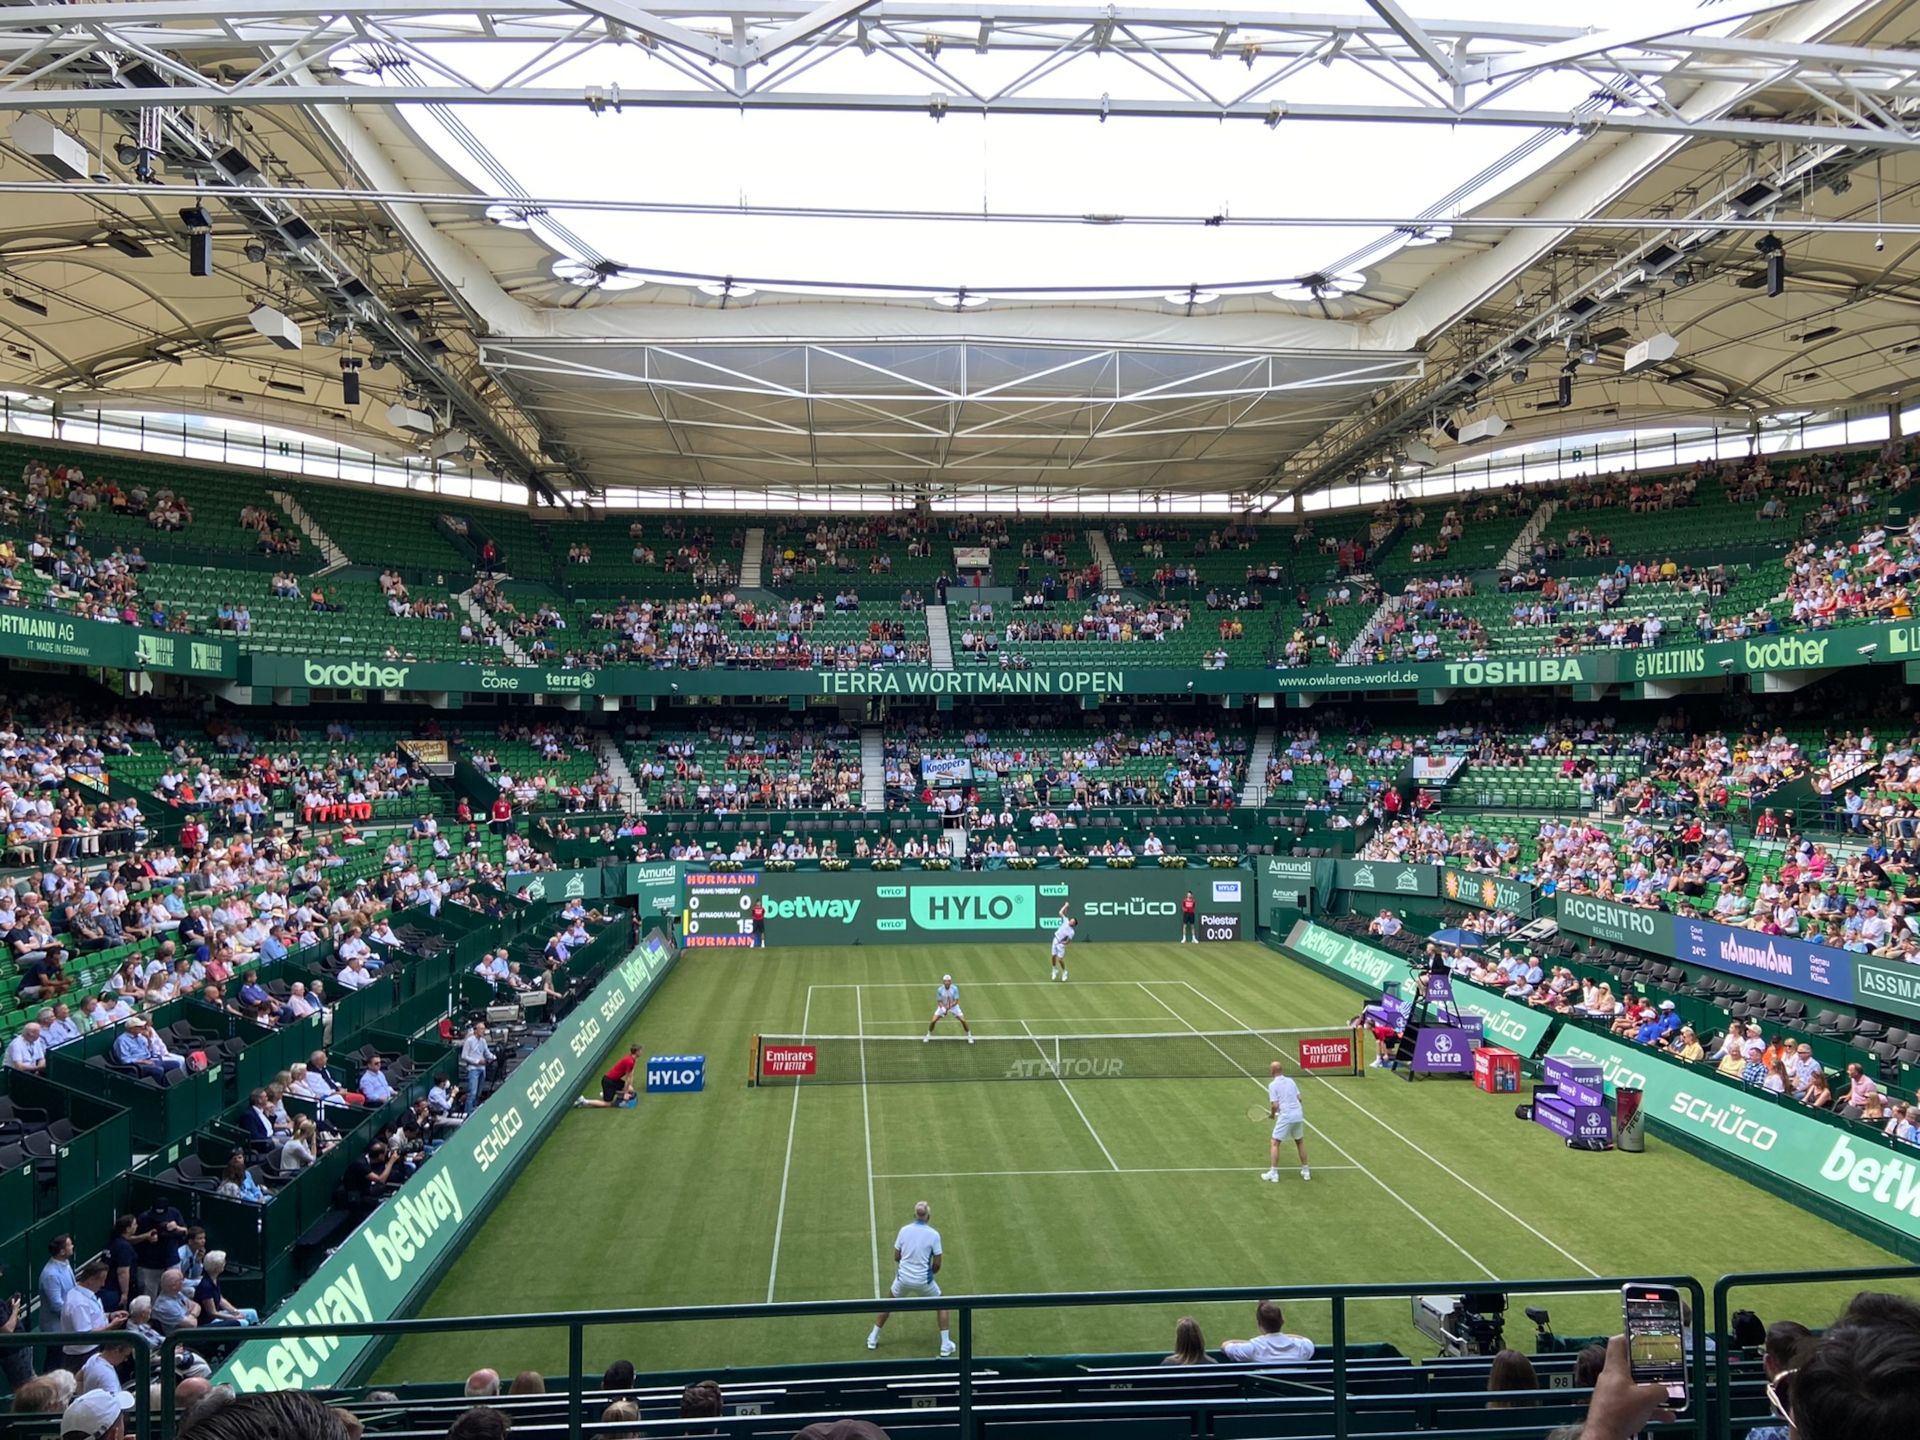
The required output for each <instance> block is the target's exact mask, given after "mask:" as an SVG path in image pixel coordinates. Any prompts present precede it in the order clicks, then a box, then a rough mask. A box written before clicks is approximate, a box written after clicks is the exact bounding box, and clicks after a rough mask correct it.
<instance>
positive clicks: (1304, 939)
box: [1286, 920, 1555, 1058]
mask: <svg viewBox="0 0 1920 1440" xmlns="http://www.w3.org/2000/svg"><path fill="white" fill-rule="evenodd" d="M1286 944H1287V949H1288V950H1289V951H1291V952H1293V954H1294V955H1295V956H1296V957H1297V958H1299V959H1302V960H1305V961H1307V962H1308V963H1309V964H1311V965H1313V966H1315V967H1317V968H1318V969H1321V970H1324V971H1326V972H1327V973H1329V974H1331V975H1333V976H1334V977H1335V978H1337V979H1340V980H1344V981H1346V982H1347V983H1348V984H1349V985H1351V986H1353V987H1354V988H1355V989H1357V990H1361V991H1364V992H1366V993H1367V994H1369V995H1373V996H1377V995H1379V994H1380V992H1381V990H1382V989H1384V988H1385V987H1386V986H1387V985H1389V984H1392V985H1398V986H1399V987H1400V995H1401V998H1402V999H1410V998H1412V995H1413V984H1414V972H1413V967H1412V965H1410V964H1408V963H1407V961H1406V960H1404V959H1402V958H1401V957H1400V956H1398V955H1395V954H1393V953H1392V952H1391V951H1387V950H1381V949H1379V948H1377V947H1375V946H1372V945H1368V944H1365V943H1364V942H1362V941H1359V940H1355V939H1354V938H1352V937H1351V936H1349V935H1342V934H1341V933H1340V932H1339V931H1337V930H1328V929H1326V928H1324V927H1322V926H1319V925H1315V924H1313V923H1312V922H1311V921H1308V920H1302V921H1299V922H1298V923H1297V924H1295V925H1294V927H1293V929H1292V930H1291V931H1290V932H1288V935H1287V941H1286ZM1453 999H1454V1004H1455V1006H1456V1007H1457V1008H1459V1009H1461V1010H1464V1011H1466V1013H1467V1014H1469V1015H1478V1016H1479V1017H1480V1018H1481V1020H1482V1021H1483V1022H1485V1033H1486V1038H1487V1041H1488V1043H1489V1044H1499V1045H1504V1046H1505V1047H1506V1048H1507V1049H1509V1050H1512V1051H1513V1052H1515V1053H1516V1054H1518V1055H1520V1056H1521V1057H1522V1058H1531V1057H1532V1055H1533V1052H1534V1051H1535V1050H1537V1049H1539V1048H1540V1042H1541V1041H1542V1040H1544V1039H1546V1038H1547V1035H1548V1032H1550V1031H1551V1030H1552V1029H1553V1023H1554V1019H1555V1017H1554V1016H1553V1015H1551V1014H1549V1013H1547V1012H1546V1011H1544V1010H1535V1009H1534V1008H1533V1007H1532V1006H1530V1005H1521V1004H1518V1003H1516V1002H1515V1001H1512V1000H1509V999H1508V998H1507V997H1506V996H1504V995H1500V994H1497V993H1495V992H1494V991H1492V990H1484V989H1482V988H1481V987H1480V986H1478V985H1474V984H1470V983H1468V982H1466V981H1459V982H1456V983H1455V985H1454V987H1453Z"/></svg>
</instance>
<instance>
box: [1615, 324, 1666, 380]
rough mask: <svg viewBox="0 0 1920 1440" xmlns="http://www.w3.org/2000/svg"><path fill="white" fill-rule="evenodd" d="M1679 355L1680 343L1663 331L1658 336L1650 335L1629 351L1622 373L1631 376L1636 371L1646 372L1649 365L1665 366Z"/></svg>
mask: <svg viewBox="0 0 1920 1440" xmlns="http://www.w3.org/2000/svg"><path fill="white" fill-rule="evenodd" d="M1679 353H1680V342H1679V341H1678V340H1676V339H1674V338H1673V336H1671V335H1669V334H1667V332H1666V331H1664V330H1662V331H1661V332H1660V333H1659V334H1657V335H1649V336H1648V337H1647V338H1646V339H1644V340H1642V341H1641V342H1640V343H1639V344H1638V345H1635V346H1633V347H1632V348H1631V349H1629V350H1628V351H1627V358H1626V359H1625V361H1623V362H1622V364H1621V366H1620V373H1621V374H1623V375H1631V374H1633V372H1634V371H1636V370H1644V369H1646V368H1647V367H1648V366H1649V365H1663V364H1665V363H1666V362H1667V361H1669V360H1671V359H1672V358H1673V357H1674V356H1675V355H1677V354H1679Z"/></svg>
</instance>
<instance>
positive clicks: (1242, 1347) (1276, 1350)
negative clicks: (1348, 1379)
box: [1220, 1300, 1313, 1364]
mask: <svg viewBox="0 0 1920 1440" xmlns="http://www.w3.org/2000/svg"><path fill="white" fill-rule="evenodd" d="M1253 1319H1254V1323H1255V1324H1256V1325H1258V1326H1259V1327H1260V1329H1259V1333H1258V1334H1257V1335H1255V1336H1254V1337H1253V1338H1252V1339H1251V1340H1229V1341H1227V1343H1226V1344H1224V1345H1222V1346H1221V1347H1220V1353H1221V1355H1222V1356H1224V1357H1225V1358H1226V1359H1228V1360H1233V1361H1242V1362H1244V1361H1255V1362H1259V1363H1262V1364H1298V1363H1300V1362H1302V1361H1306V1360H1311V1359H1312V1358H1313V1341H1311V1340H1309V1339H1307V1338H1306V1336H1304V1335H1289V1334H1287V1333H1286V1331H1285V1330H1284V1329H1283V1328H1282V1327H1283V1326H1285V1324H1286V1319H1287V1317H1286V1316H1285V1315H1284V1314H1283V1313H1282V1312H1281V1309H1280V1306H1279V1305H1278V1304H1277V1303H1276V1302H1275V1301H1272V1300H1262V1301H1261V1302H1260V1303H1259V1304H1258V1305H1256V1306H1255V1307H1254V1311H1253Z"/></svg>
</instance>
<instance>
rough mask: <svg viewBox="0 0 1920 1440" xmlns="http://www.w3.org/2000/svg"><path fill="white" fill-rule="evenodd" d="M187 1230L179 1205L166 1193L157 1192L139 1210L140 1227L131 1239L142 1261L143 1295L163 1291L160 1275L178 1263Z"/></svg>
mask: <svg viewBox="0 0 1920 1440" xmlns="http://www.w3.org/2000/svg"><path fill="white" fill-rule="evenodd" d="M188 1233H189V1232H188V1230H187V1222H186V1219H185V1217H184V1216H182V1215H181V1213H180V1210H179V1207H178V1206H176V1205H175V1204H174V1203H173V1202H172V1201H170V1200H168V1199H167V1198H166V1196H164V1195H156V1196H155V1197H154V1198H153V1200H152V1201H151V1202H150V1203H149V1204H148V1205H147V1208H146V1209H145V1210H142V1211H141V1212H140V1227H139V1229H138V1230H137V1231H136V1232H135V1233H134V1235H133V1237H132V1238H133V1244H134V1252H135V1254H136V1255H137V1257H138V1258H139V1262H140V1293H141V1294H143V1295H158V1294H159V1293H160V1282H161V1277H162V1276H164V1275H165V1274H166V1272H167V1271H168V1269H170V1268H171V1267H173V1266H174V1265H176V1264H177V1263H178V1262H179V1259H180V1247H181V1246H182V1245H183V1244H185V1243H186V1240H187V1236H188Z"/></svg>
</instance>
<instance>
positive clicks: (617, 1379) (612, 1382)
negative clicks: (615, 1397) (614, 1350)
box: [600, 1360, 634, 1393]
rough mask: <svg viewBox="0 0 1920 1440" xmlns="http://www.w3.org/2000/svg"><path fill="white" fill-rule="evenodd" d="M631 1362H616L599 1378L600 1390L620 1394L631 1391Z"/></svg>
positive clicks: (632, 1374) (632, 1370) (632, 1371)
mask: <svg viewBox="0 0 1920 1440" xmlns="http://www.w3.org/2000/svg"><path fill="white" fill-rule="evenodd" d="M633 1376H634V1369H633V1361H631V1360H616V1361H614V1362H613V1363H612V1364H611V1365H609V1366H607V1368H606V1370H605V1372H604V1373H602V1375H601V1376H600V1388H601V1389H602V1390H611V1391H615V1392H616V1393H617V1392H620V1391H628V1390H632V1389H633Z"/></svg>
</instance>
